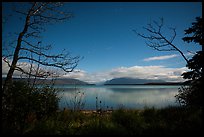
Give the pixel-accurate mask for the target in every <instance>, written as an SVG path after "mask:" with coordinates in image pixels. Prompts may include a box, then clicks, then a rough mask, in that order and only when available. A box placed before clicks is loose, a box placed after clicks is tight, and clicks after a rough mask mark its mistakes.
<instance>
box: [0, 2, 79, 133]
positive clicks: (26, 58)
mask: <svg viewBox="0 0 204 137" xmlns="http://www.w3.org/2000/svg"><path fill="white" fill-rule="evenodd" d="M18 4H19V5H18ZM23 4H25V5H23ZM15 6H16V7H15V9H14V11H15V13H16V14H19V15H21V16H20V17H21V18H22V19H25V20H24V25H23V30H22V31H21V32H19V33H17V38H16V39H17V40H13V41H12V42H11V43H10V44H9V45H5V46H4V47H3V55H2V59H3V61H4V62H6V63H7V65H8V66H9V71H8V73H7V77H6V79H5V81H4V85H3V92H1V93H3V96H2V112H3V113H2V114H3V115H2V116H3V124H4V125H3V128H4V129H3V131H4V130H5V131H4V133H22V131H23V130H24V127H25V125H26V124H27V122H26V121H27V120H28V119H29V116H30V115H34V116H36V117H37V119H38V120H39V119H41V118H43V117H46V116H49V115H51V114H53V113H54V112H56V110H57V109H58V100H59V98H58V97H57V94H56V92H55V89H54V88H53V87H52V85H51V86H43V87H42V88H38V87H36V86H35V80H36V78H48V77H51V78H52V77H53V76H57V75H56V72H55V71H52V70H50V69H46V68H45V67H48V68H51V69H52V68H53V67H54V68H58V69H61V70H63V71H65V72H68V73H69V72H72V71H73V70H74V68H75V67H76V66H77V65H78V62H79V60H80V57H79V56H76V57H72V56H71V55H70V53H69V52H67V51H66V50H63V51H62V52H61V53H59V54H49V50H51V48H52V46H51V45H43V42H42V39H41V34H42V32H43V31H45V28H46V26H47V25H48V24H52V23H56V22H61V21H66V20H68V19H70V18H71V17H72V14H71V13H69V12H64V11H62V9H63V8H62V6H63V3H61V2H30V3H15ZM16 8H18V9H16ZM3 38H5V37H3ZM8 40H9V39H8ZM14 71H20V72H21V73H22V74H25V75H27V76H28V78H29V79H30V78H31V77H32V78H34V82H33V85H32V86H31V85H30V83H28V82H26V83H21V82H20V83H19V82H15V81H13V80H12V79H13V74H14Z"/></svg>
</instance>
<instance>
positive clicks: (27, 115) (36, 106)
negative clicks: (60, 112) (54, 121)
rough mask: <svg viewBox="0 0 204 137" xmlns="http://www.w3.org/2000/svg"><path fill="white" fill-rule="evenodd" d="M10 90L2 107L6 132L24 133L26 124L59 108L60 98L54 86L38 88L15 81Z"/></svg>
mask: <svg viewBox="0 0 204 137" xmlns="http://www.w3.org/2000/svg"><path fill="white" fill-rule="evenodd" d="M9 91H10V92H7V95H5V97H4V100H5V103H6V104H3V109H2V110H3V111H2V112H3V115H2V116H3V128H4V130H3V131H4V132H5V133H8V134H10V133H11V134H12V133H13V134H19V133H22V131H23V129H24V128H25V126H26V124H29V123H30V122H31V123H32V122H34V121H36V120H40V119H42V118H44V117H47V116H49V115H51V114H52V113H54V112H56V110H57V109H58V101H59V98H58V97H57V94H56V91H55V89H54V88H53V87H50V86H43V87H42V88H39V87H38V88H37V87H31V86H30V85H28V84H27V83H26V82H20V81H14V82H13V85H12V87H10V88H9ZM11 131H12V132H11Z"/></svg>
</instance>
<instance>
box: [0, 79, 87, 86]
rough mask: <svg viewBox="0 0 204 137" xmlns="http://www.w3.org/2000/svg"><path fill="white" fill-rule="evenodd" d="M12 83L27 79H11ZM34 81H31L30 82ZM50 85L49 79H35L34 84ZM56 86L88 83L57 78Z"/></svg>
mask: <svg viewBox="0 0 204 137" xmlns="http://www.w3.org/2000/svg"><path fill="white" fill-rule="evenodd" d="M4 80H5V78H2V83H4ZM13 80H14V81H28V79H27V78H13ZM32 81H34V79H31V82H32ZM42 83H43V84H51V83H52V80H50V79H46V80H44V79H36V84H42ZM55 84H56V85H66V84H68V85H89V83H87V82H84V81H81V80H78V79H71V78H58V79H56V80H55Z"/></svg>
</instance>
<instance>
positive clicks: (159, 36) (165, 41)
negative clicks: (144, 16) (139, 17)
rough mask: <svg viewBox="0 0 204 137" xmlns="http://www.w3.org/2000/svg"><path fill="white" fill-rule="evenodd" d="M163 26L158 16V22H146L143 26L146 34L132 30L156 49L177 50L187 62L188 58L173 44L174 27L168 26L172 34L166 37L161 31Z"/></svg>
mask: <svg viewBox="0 0 204 137" xmlns="http://www.w3.org/2000/svg"><path fill="white" fill-rule="evenodd" d="M163 26H164V20H163V18H160V22H157V21H153V23H152V22H151V23H149V24H147V26H146V27H143V29H144V30H146V31H147V34H142V33H139V32H137V31H136V30H133V31H134V32H135V33H136V34H137V35H138V36H140V37H142V38H144V39H146V40H147V42H146V45H147V46H149V47H151V48H153V49H154V50H158V51H177V52H179V53H180V54H181V56H182V57H183V59H184V60H185V61H186V63H187V64H188V59H187V58H186V57H185V55H184V54H183V52H182V51H181V50H180V49H179V48H178V47H177V46H175V45H174V44H173V41H174V39H175V38H176V28H172V27H171V28H169V30H170V31H171V32H172V36H170V38H167V36H165V35H164V33H162V27H163Z"/></svg>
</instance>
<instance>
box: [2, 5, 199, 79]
mask: <svg viewBox="0 0 204 137" xmlns="http://www.w3.org/2000/svg"><path fill="white" fill-rule="evenodd" d="M64 9H66V10H68V11H71V12H73V14H74V17H73V18H71V19H70V20H69V21H67V22H64V23H56V24H54V25H50V26H47V28H46V32H44V33H42V35H43V39H42V40H43V43H44V44H53V51H52V52H53V53H54V52H56V51H57V52H59V51H61V50H62V49H67V50H68V51H70V52H71V53H72V55H73V56H74V55H80V56H83V57H84V59H83V60H81V61H80V62H79V65H78V67H77V68H76V70H80V72H79V73H78V74H76V73H74V74H69V75H67V76H71V77H74V78H79V79H80V78H81V79H82V80H86V81H94V82H96V81H97V80H93V79H92V80H88V79H87V77H95V76H97V78H98V79H99V80H98V81H102V79H104V80H107V79H110V78H114V77H113V76H112V77H109V76H110V74H112V72H113V71H114V72H115V71H116V70H117V72H118V70H120V71H121V70H123V71H128V72H130V71H132V69H135V67H137V69H138V67H140V66H141V67H142V68H141V70H142V69H143V68H147V67H148V66H149V67H150V68H151V66H155V67H156V68H157V67H159V69H160V68H164V69H172V71H171V72H172V73H174V72H173V71H174V70H175V71H177V70H178V69H179V70H180V69H181V68H183V69H181V70H180V71H182V72H183V70H186V69H185V68H184V67H185V61H184V60H183V59H182V57H181V56H179V54H178V53H177V52H159V51H156V50H153V49H151V48H150V47H148V46H147V45H146V44H145V40H144V39H143V38H141V37H138V36H137V35H136V34H135V33H134V32H133V31H132V30H133V29H136V30H138V31H139V32H142V33H143V32H144V30H143V29H142V27H143V26H146V24H148V23H150V21H153V20H159V18H160V17H163V18H164V25H165V27H166V28H164V30H163V32H164V33H165V34H166V36H167V37H168V36H169V33H168V32H170V31H169V30H168V29H167V27H176V32H177V36H176V39H175V41H174V42H173V44H175V45H176V46H177V47H178V48H180V49H181V50H182V51H183V52H184V53H186V54H187V50H189V51H198V50H200V49H201V47H200V46H198V45H196V46H195V44H194V43H190V44H188V43H184V42H183V41H182V40H181V38H182V37H184V29H186V28H188V27H190V26H191V23H192V22H194V21H195V17H197V16H202V3H201V2H191V3H190V2H176V3H173V2H162V3H161V2H75V3H74V2H71V3H66V4H65V5H64ZM3 10H5V12H4V11H3V13H7V14H8V13H9V12H10V11H9V5H8V3H3ZM12 17H13V18H15V16H12ZM10 21H11V22H9V21H8V22H7V23H6V24H4V26H3V36H5V35H4V34H7V33H8V32H15V31H14V30H16V31H17V32H18V31H19V30H21V29H22V27H23V26H22V25H21V22H20V21H19V22H17V21H16V20H15V21H14V20H13V21H12V19H11V20H10ZM16 24H19V25H16ZM121 68H122V69H121ZM159 69H158V70H159ZM147 70H148V69H147ZM137 71H139V70H137ZM167 71H169V70H166V72H167ZM133 72H135V70H134V71H133ZM164 72H165V71H164ZM152 73H153V72H152ZM155 73H156V72H155ZM168 73H170V72H168ZM103 74H104V75H107V76H104V75H103ZM135 74H137V73H135ZM179 74H180V73H179ZM82 75H83V76H82ZM108 75H109V76H108ZM131 75H134V73H131ZM100 76H101V77H100ZM120 76H129V75H120ZM160 76H161V75H160ZM85 77H86V78H85ZM118 77H119V76H118ZM95 78H96V77H95ZM142 78H144V77H142ZM100 79H101V80H100Z"/></svg>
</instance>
